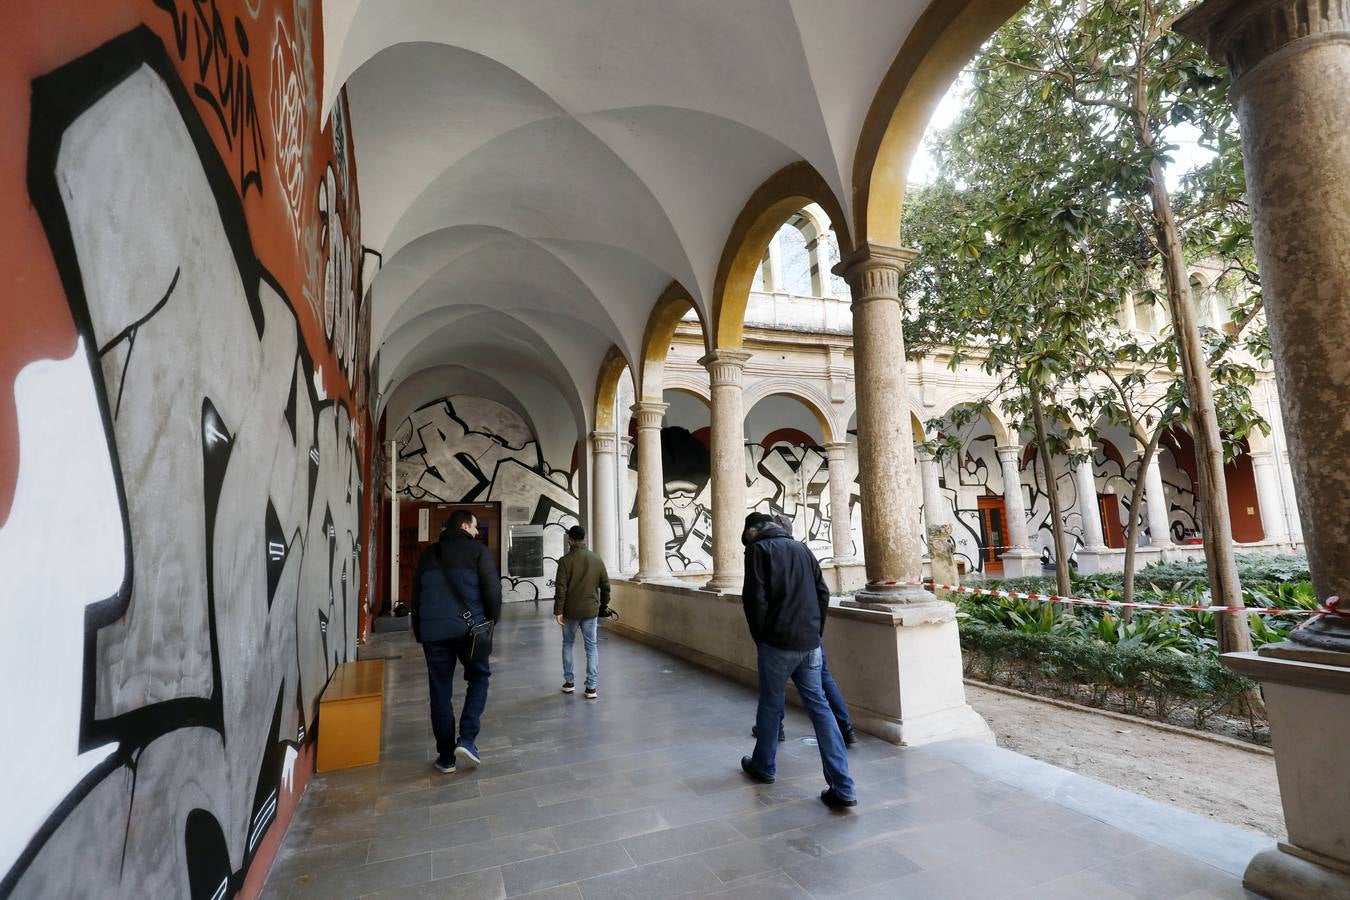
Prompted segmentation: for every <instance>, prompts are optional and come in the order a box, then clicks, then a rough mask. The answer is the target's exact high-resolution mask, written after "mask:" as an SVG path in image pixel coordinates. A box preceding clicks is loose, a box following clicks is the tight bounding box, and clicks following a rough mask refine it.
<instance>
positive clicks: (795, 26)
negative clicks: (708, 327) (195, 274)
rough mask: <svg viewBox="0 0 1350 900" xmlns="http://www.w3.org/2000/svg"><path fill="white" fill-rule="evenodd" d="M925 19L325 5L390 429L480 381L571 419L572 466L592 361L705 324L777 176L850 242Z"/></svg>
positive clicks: (438, 3)
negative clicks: (880, 112) (683, 316)
mask: <svg viewBox="0 0 1350 900" xmlns="http://www.w3.org/2000/svg"><path fill="white" fill-rule="evenodd" d="M942 2H945V0H939V3H942ZM1004 2H1005V3H1006V2H1007V0H1004ZM948 5H959V3H958V4H948ZM924 6H925V4H924V3H923V2H922V0H828V2H822V0H546V2H543V0H327V2H325V6H324V19H325V47H326V50H325V57H326V59H325V112H327V111H328V110H329V109H331V105H332V103H333V98H334V97H335V96H336V95H337V92H338V90H339V88H340V87H341V86H343V85H344V84H345V85H346V87H347V90H348V102H349V108H350V113H351V129H352V133H353V135H354V138H355V142H356V148H357V162H358V166H359V168H358V172H359V177H360V191H361V204H362V238H363V241H364V242H365V243H366V245H367V246H369V247H371V248H373V249H375V250H378V251H380V252H381V253H382V254H383V259H384V264H383V268H382V270H381V271H380V273H379V274H378V275H377V276H376V277H375V279H374V281H373V283H372V287H371V293H372V300H371V302H372V303H373V314H372V324H373V332H372V340H371V349H372V355H373V356H374V355H376V354H377V355H378V356H377V359H378V372H377V376H376V379H375V385H374V389H375V390H376V391H377V392H378V393H379V394H380V398H381V399H380V401H379V405H380V408H383V407H384V406H385V405H386V404H388V403H389V402H390V401H391V399H392V398H393V397H394V395H395V394H396V393H397V392H398V390H399V389H400V385H406V388H405V393H407V392H413V393H417V394H418V396H422V395H424V394H426V393H428V392H434V391H435V390H436V388H435V386H434V385H435V384H436V382H437V379H438V378H444V379H445V380H446V382H447V384H448V385H449V386H453V383H454V382H455V381H456V379H457V378H463V376H464V373H468V372H472V373H476V374H477V375H478V376H481V379H482V380H483V383H484V384H487V385H489V386H494V387H491V389H492V390H497V389H500V390H502V391H507V392H511V393H514V394H515V395H516V397H517V398H518V400H519V403H520V404H521V405H522V406H523V407H524V408H525V409H527V410H528V411H529V412H530V414H531V417H532V421H533V422H534V424H535V427H536V428H538V429H541V430H542V429H543V428H545V427H546V426H545V425H544V420H546V419H547V420H549V424H548V426H547V427H549V428H555V427H557V422H558V418H559V414H560V412H561V413H562V415H564V416H565V417H566V418H570V419H571V420H572V424H573V425H574V426H575V427H574V430H573V433H571V434H568V435H567V441H568V442H569V446H570V441H572V440H575V439H576V438H577V436H578V435H579V434H584V433H585V431H586V430H587V429H588V428H589V427H590V424H591V421H590V419H591V415H592V412H593V411H592V409H591V405H592V403H593V399H594V395H595V381H596V376H597V372H598V370H599V366H600V363H601V360H602V359H603V358H604V356H605V354H606V352H607V351H609V349H610V348H611V347H612V346H617V347H618V348H619V350H620V351H621V352H622V353H623V355H624V356H625V357H626V358H627V359H628V360H629V361H630V362H633V361H637V360H639V359H640V358H641V356H642V350H643V348H642V341H643V334H644V330H645V328H646V325H647V321H648V318H649V316H650V315H651V311H652V307H653V304H654V303H655V301H656V299H657V297H658V296H659V295H661V294H662V292H663V291H664V290H665V289H666V288H667V287H668V286H669V285H670V284H671V283H672V282H678V283H679V284H680V285H682V286H683V288H684V290H685V291H687V293H688V297H689V299H690V300H691V301H692V302H693V304H694V306H695V307H696V308H697V309H698V311H699V312H700V314H701V316H702V318H703V319H704V321H711V320H712V314H713V313H714V310H713V309H712V306H713V304H714V303H715V302H716V297H715V284H716V279H717V272H718V266H719V261H720V260H721V258H722V255H723V250H724V247H725V245H726V243H727V239H728V235H729V233H730V232H731V230H732V225H733V223H734V222H735V220H736V218H737V216H738V214H739V213H740V212H741V210H742V208H743V207H744V206H745V204H746V203H747V200H748V199H749V198H750V197H751V195H752V194H753V193H754V192H755V190H756V188H757V187H759V186H760V185H761V184H762V183H763V182H764V181H765V180H766V179H767V178H768V177H769V176H770V175H772V174H773V173H774V172H776V171H778V170H779V169H781V168H783V167H784V166H786V165H788V164H791V163H794V162H798V161H805V162H807V163H809V164H810V165H811V166H812V167H814V168H815V170H816V171H817V172H818V173H819V174H820V176H821V178H823V179H824V181H825V183H826V184H827V185H828V187H829V188H830V189H831V190H832V191H833V192H834V194H835V196H836V198H837V199H838V202H839V203H840V205H841V206H842V209H843V212H844V213H845V215H846V216H848V217H849V218H850V219H851V218H852V216H853V214H854V210H853V208H852V204H853V203H854V196H853V184H852V181H853V175H854V155H855V153H857V152H858V151H857V148H858V146H859V137H860V133H861V132H862V130H863V126H864V120H865V118H866V117H867V115H868V110H869V108H870V107H871V106H872V104H873V100H874V97H876V96H877V92H878V87H879V86H880V85H881V84H882V82H883V79H885V78H886V77H887V73H888V71H890V70H891V69H892V67H893V65H894V64H895V63H896V61H897V54H899V53H900V51H901V48H902V47H903V46H904V45H905V42H906V40H907V38H909V36H910V31H911V29H912V28H913V27H914V25H915V22H916V20H917V19H918V18H919V16H920V13H921V12H923V9H924ZM938 93H939V94H940V91H939V92H938ZM468 380H472V379H468ZM399 408H402V409H406V408H407V401H406V397H405V398H403V400H402V401H401V402H400V403H399Z"/></svg>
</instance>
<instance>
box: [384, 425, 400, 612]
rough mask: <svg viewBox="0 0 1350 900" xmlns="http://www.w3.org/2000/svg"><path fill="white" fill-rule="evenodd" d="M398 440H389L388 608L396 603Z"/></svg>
mask: <svg viewBox="0 0 1350 900" xmlns="http://www.w3.org/2000/svg"><path fill="white" fill-rule="evenodd" d="M398 549H399V548H398V441H390V442H389V609H388V610H387V611H386V612H385V615H393V614H394V607H395V606H397V605H398Z"/></svg>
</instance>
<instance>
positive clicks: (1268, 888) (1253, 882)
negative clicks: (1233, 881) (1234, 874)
mask: <svg viewBox="0 0 1350 900" xmlns="http://www.w3.org/2000/svg"><path fill="white" fill-rule="evenodd" d="M1314 856H1316V854H1310V853H1309V852H1308V851H1305V850H1299V849H1298V848H1297V847H1292V846H1290V845H1289V844H1286V843H1284V842H1283V841H1281V842H1280V844H1279V846H1277V847H1272V848H1270V849H1269V850H1262V851H1261V852H1260V853H1258V854H1256V856H1254V857H1253V858H1252V861H1251V863H1249V864H1248V866H1247V871H1246V872H1245V873H1244V874H1243V876H1242V884H1243V886H1244V887H1246V888H1247V890H1249V891H1254V892H1256V893H1258V894H1260V895H1261V896H1262V897H1270V898H1272V900H1346V898H1347V897H1350V872H1347V871H1345V870H1343V869H1341V868H1339V867H1337V866H1335V865H1334V863H1333V861H1332V860H1328V859H1326V858H1325V857H1321V858H1320V859H1319V860H1318V861H1314V859H1313V857H1314Z"/></svg>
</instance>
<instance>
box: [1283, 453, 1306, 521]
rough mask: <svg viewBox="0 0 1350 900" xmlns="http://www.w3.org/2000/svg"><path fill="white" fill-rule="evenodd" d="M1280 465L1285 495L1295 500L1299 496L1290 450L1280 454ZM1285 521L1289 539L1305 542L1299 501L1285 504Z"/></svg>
mask: <svg viewBox="0 0 1350 900" xmlns="http://www.w3.org/2000/svg"><path fill="white" fill-rule="evenodd" d="M1279 457H1280V465H1279V473H1280V484H1281V485H1282V486H1283V487H1284V496H1285V497H1288V498H1290V499H1291V500H1293V499H1294V498H1295V497H1297V496H1298V494H1297V492H1296V491H1295V490H1294V470H1293V466H1291V465H1290V462H1289V451H1288V450H1285V451H1282V452H1281V453H1280V454H1279ZM1284 512H1285V521H1286V522H1287V523H1288V529H1289V531H1288V534H1289V541H1290V543H1293V544H1302V543H1303V522H1302V521H1301V520H1300V519H1299V514H1298V503H1297V502H1291V503H1286V504H1284Z"/></svg>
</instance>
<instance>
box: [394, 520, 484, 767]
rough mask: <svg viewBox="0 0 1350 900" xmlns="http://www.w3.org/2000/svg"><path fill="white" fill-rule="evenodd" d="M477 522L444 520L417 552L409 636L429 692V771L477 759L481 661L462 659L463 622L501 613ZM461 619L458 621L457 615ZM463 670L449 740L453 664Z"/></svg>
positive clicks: (465, 631)
mask: <svg viewBox="0 0 1350 900" xmlns="http://www.w3.org/2000/svg"><path fill="white" fill-rule="evenodd" d="M477 535H478V520H477V519H476V518H474V515H473V513H471V512H469V511H468V510H464V509H458V510H455V512H453V513H452V514H451V515H450V518H449V520H448V521H447V522H446V523H445V527H444V528H443V529H442V531H441V537H440V540H439V541H437V542H436V544H435V546H432V547H428V548H427V549H426V550H424V551H422V556H421V558H420V559H418V561H417V577H416V578H414V579H413V589H412V630H413V637H414V638H415V639H416V640H417V641H418V643H420V644H421V645H422V652H423V653H424V654H425V655H426V658H427V681H428V682H429V683H430V687H431V730H432V732H434V733H435V735H436V768H437V769H438V770H439V771H441V772H446V773H449V772H453V771H455V761H456V760H459V761H460V762H461V763H463V764H465V765H467V766H469V767H470V768H472V767H474V766H477V765H478V764H479V763H480V762H481V761H482V760H481V759H480V758H479V755H478V747H477V745H476V741H477V739H478V720H479V719H480V718H481V717H482V715H483V708H484V707H485V706H487V693H488V678H489V677H490V676H491V675H492V670H491V669H490V668H489V667H488V662H487V660H486V659H484V660H481V661H478V660H474V659H472V658H470V656H469V646H470V638H469V624H470V622H474V623H477V622H481V621H483V620H484V619H491V620H492V621H494V622H495V621H497V620H498V619H499V618H501V614H502V583H501V579H500V578H498V576H497V566H496V564H494V563H493V561H492V554H491V553H490V552H489V551H488V548H487V547H486V546H485V545H484V544H482V543H481V542H480V541H478V540H476V538H477ZM466 611H467V612H468V613H469V618H468V619H466V618H465V617H464V613H465V612H466ZM456 660H458V661H459V663H460V664H461V665H462V666H464V681H465V682H466V684H467V687H466V689H465V692H464V709H463V711H462V712H461V713H460V716H459V740H458V742H456V740H455V705H454V678H455V661H456Z"/></svg>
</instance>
